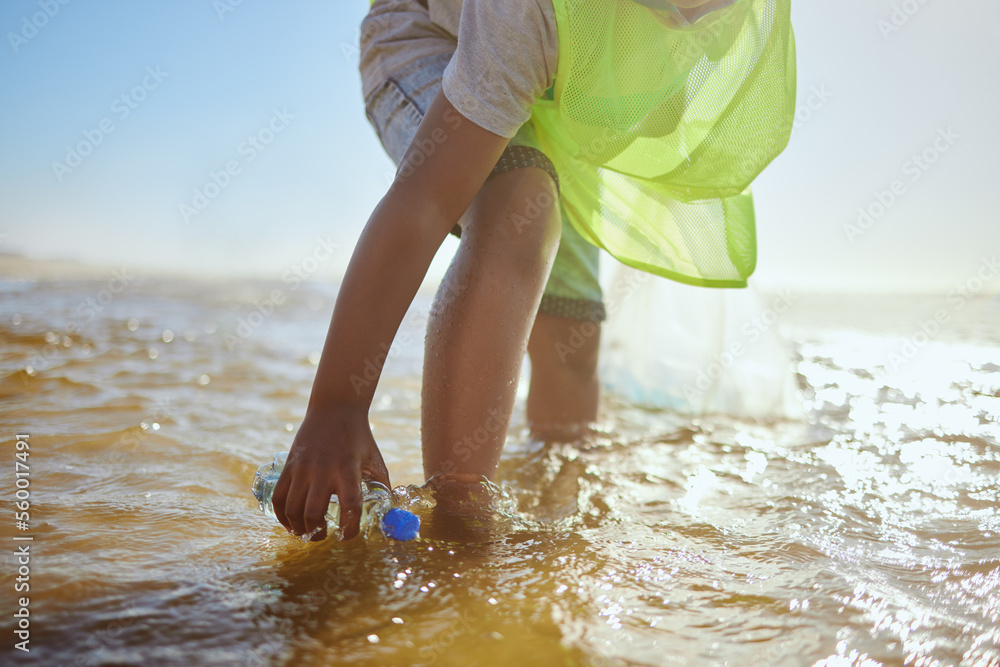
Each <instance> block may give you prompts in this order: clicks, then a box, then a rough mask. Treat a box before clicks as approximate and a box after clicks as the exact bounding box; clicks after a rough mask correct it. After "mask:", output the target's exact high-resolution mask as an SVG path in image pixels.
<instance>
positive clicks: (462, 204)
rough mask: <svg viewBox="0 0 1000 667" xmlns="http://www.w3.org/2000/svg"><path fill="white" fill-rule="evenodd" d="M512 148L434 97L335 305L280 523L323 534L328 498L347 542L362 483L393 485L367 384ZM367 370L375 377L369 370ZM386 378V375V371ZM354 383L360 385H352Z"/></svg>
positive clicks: (279, 502) (289, 467)
mask: <svg viewBox="0 0 1000 667" xmlns="http://www.w3.org/2000/svg"><path fill="white" fill-rule="evenodd" d="M507 141H508V140H507V139H505V138H504V137H501V136H499V135H496V134H493V133H492V132H489V131H487V130H484V129H483V128H481V127H479V126H477V125H476V124H475V123H473V122H471V121H469V120H467V119H466V118H465V117H464V116H462V115H461V114H460V113H459V112H458V111H457V110H455V108H454V107H453V106H452V105H451V103H450V102H448V100H447V98H446V97H445V96H444V94H442V93H441V92H438V94H437V97H435V98H434V101H433V103H432V104H431V106H430V108H429V109H428V110H427V114H426V116H425V117H424V119H423V122H421V124H420V128H419V129H418V130H417V134H416V137H415V138H414V140H413V142H412V144H411V145H410V147H409V149H408V150H407V152H406V154H405V155H404V156H403V159H402V160H401V161H400V165H399V169H398V171H397V172H396V178H395V181H394V182H393V184H392V186H391V187H390V189H389V192H388V193H387V194H386V195H385V197H383V198H382V201H381V202H379V204H378V206H376V207H375V211H374V212H373V213H372V215H371V217H370V218H369V219H368V224H367V225H366V226H365V229H364V231H363V232H362V234H361V237H360V239H359V240H358V244H357V246H356V247H355V249H354V255H353V256H352V257H351V262H350V265H349V266H348V269H347V273H346V275H345V276H344V281H343V284H342V285H341V288H340V292H339V294H338V296H337V303H336V306H335V307H334V311H333V319H332V321H331V323H330V329H329V331H328V333H327V336H326V344H325V345H324V347H323V355H322V358H321V359H320V363H319V368H318V369H317V372H316V380H315V381H314V383H313V387H312V394H311V395H310V398H309V406H308V408H307V410H306V416H305V418H304V419H303V421H302V425H301V426H300V428H299V431H298V433H297V434H296V436H295V440H294V442H293V443H292V447H291V450H290V451H289V454H288V459H287V461H286V463H285V468H284V471H283V472H282V474H281V478H280V479H279V480H278V484H277V486H276V487H275V490H274V496H273V503H274V511H275V514H276V515H277V518H278V521H280V522H281V524H282V525H283V526H285V528H288V529H289V530H291V531H292V532H294V533H296V534H298V535H303V534H306V533H309V532H311V531H313V530H315V529H317V528H318V529H320V530H319V532H318V533H317V534H316V535H315V536H313V538H312V539H313V540H314V541H315V540H321V539H323V538H325V537H326V531H325V529H324V526H325V520H324V515H325V514H326V511H327V506H328V505H329V501H330V495H331V494H333V493H336V494H337V496H338V498H339V500H340V504H341V511H340V529H341V531H342V534H343V536H344V538H345V539H349V538H351V537H354V536H355V535H357V533H358V530H359V522H360V519H361V488H360V487H361V480H362V478H363V477H368V478H370V479H374V480H377V481H380V482H382V483H383V484H385V485H386V486H390V484H389V475H388V471H387V470H386V467H385V463H384V462H383V461H382V455H381V453H380V452H379V450H378V446H377V445H376V444H375V439H374V438H373V437H372V433H371V428H370V426H369V423H368V409H369V406H370V405H371V401H372V396H373V395H374V393H375V385H376V383H377V378H376V380H375V381H374V382H369V383H366V384H362V383H358V382H357V378H364V377H365V366H366V361H367V362H371V364H375V365H376V367H378V364H376V363H375V362H376V361H377V360H378V359H379V357H380V356H382V355H384V354H385V351H386V350H388V348H389V346H390V345H391V343H392V340H393V338H394V337H395V335H396V330H397V329H398V328H399V324H400V322H401V321H402V319H403V316H404V315H405V314H406V310H407V308H408V307H409V305H410V302H411V301H412V300H413V297H414V295H415V294H416V292H417V289H418V288H419V287H420V283H421V281H422V280H423V278H424V275H425V274H426V272H427V267H428V266H429V265H430V262H431V260H432V259H433V257H434V253H435V252H437V249H438V247H439V246H440V245H441V242H442V241H443V240H444V239H445V237H446V236H447V235H448V233H449V231H450V230H451V229H452V227H454V225H455V223H456V222H457V221H458V219H459V218H460V217H461V215H462V213H464V212H465V210H466V208H468V206H469V204H470V203H471V202H472V200H473V198H474V197H475V196H476V193H477V192H478V191H479V189H480V187H481V186H482V185H483V183H484V182H485V181H486V178H487V176H488V175H489V173H490V171H491V170H492V168H493V166H494V165H495V164H496V162H497V160H498V159H499V157H500V154H501V153H502V152H503V149H504V147H505V146H506V145H507ZM371 364H369V365H368V366H369V369H370V367H371ZM380 370H381V369H380ZM352 378H354V379H355V382H352Z"/></svg>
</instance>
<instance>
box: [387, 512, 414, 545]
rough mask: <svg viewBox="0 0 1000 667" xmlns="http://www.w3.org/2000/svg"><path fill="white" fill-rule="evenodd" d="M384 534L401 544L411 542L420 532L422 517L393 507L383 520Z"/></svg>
mask: <svg viewBox="0 0 1000 667" xmlns="http://www.w3.org/2000/svg"><path fill="white" fill-rule="evenodd" d="M382 532H383V533H385V536H386V537H391V538H392V539H394V540H399V541H400V542H409V541H410V540H412V539H413V538H415V537H416V536H417V533H419V532H420V517H418V516H417V515H416V514H413V513H412V512H407V511H406V510H404V509H400V508H398V507H393V508H392V509H391V510H389V511H388V512H386V513H385V516H384V517H383V518H382Z"/></svg>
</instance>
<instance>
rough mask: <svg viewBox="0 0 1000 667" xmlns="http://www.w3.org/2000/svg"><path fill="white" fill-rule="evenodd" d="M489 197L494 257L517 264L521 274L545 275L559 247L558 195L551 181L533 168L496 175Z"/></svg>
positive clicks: (489, 231)
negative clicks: (493, 195)
mask: <svg viewBox="0 0 1000 667" xmlns="http://www.w3.org/2000/svg"><path fill="white" fill-rule="evenodd" d="M488 183H491V184H493V185H494V186H495V192H496V197H495V198H493V197H490V200H491V201H490V204H491V205H492V211H490V213H492V215H489V218H490V220H489V222H488V224H489V225H490V226H491V227H492V229H490V230H488V233H489V237H490V238H491V239H492V241H493V242H492V243H491V244H490V245H491V246H492V247H491V248H490V251H489V252H490V253H491V255H492V256H493V257H495V258H497V259H501V260H503V261H507V262H512V263H514V264H516V266H517V269H518V270H520V271H527V272H529V273H530V272H534V270H535V269H542V268H544V269H545V271H546V274H547V271H548V268H549V267H550V266H551V264H552V260H553V258H554V256H555V251H556V248H557V247H558V245H559V234H560V230H561V221H560V218H559V203H558V196H559V195H558V192H557V191H556V188H555V184H554V183H553V182H552V178H551V177H550V176H549V175H548V174H547V173H545V172H544V171H542V170H541V169H536V168H526V169H518V170H516V171H512V172H507V173H504V174H500V175H499V176H496V177H494V178H492V179H490V181H488Z"/></svg>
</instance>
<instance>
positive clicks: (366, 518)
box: [253, 452, 420, 542]
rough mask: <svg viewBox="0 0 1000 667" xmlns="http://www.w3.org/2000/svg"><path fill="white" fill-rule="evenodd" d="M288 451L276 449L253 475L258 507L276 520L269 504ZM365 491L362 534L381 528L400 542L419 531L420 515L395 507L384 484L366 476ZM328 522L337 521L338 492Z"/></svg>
mask: <svg viewBox="0 0 1000 667" xmlns="http://www.w3.org/2000/svg"><path fill="white" fill-rule="evenodd" d="M287 457H288V452H278V453H276V454H275V455H274V460H273V461H271V462H270V463H266V464H264V465H262V466H261V467H260V468H257V474H256V475H254V478H253V495H254V497H255V498H256V499H257V506H258V507H259V508H260V510H261V511H262V512H263V513H264V514H266V515H267V516H269V517H271V518H272V519H274V520H276V521H277V517H276V516H275V515H274V507H273V506H272V505H271V496H272V495H274V487H275V485H276V484H277V483H278V478H279V477H281V471H282V470H283V469H284V467H285V459H286V458H287ZM363 491H364V494H363V496H362V499H361V534H362V535H364V536H365V537H367V536H369V535H370V534H371V531H372V530H374V529H376V527H377V529H378V530H380V531H381V532H382V534H383V535H385V536H386V537H389V538H392V539H394V540H399V541H401V542H406V541H408V540H412V539H414V538H416V537H417V536H418V535H419V530H420V518H419V517H417V516H416V515H415V514H413V513H412V512H409V511H407V510H405V509H402V508H400V507H394V506H393V505H394V503H393V498H392V493H391V492H390V491H389V489H388V488H386V486H385V485H384V484H381V483H379V482H376V481H373V480H368V479H366V480H365V481H364V489H363ZM326 522H327V526H339V525H340V503H339V502H338V501H337V496H336V495H333V496H330V507H329V509H327V512H326Z"/></svg>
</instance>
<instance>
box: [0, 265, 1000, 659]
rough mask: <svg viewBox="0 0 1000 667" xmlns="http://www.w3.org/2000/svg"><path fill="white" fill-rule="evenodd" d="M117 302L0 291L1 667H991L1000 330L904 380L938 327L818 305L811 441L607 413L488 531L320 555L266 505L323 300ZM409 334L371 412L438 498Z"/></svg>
mask: <svg viewBox="0 0 1000 667" xmlns="http://www.w3.org/2000/svg"><path fill="white" fill-rule="evenodd" d="M104 288H106V284H104V283H99V282H94V283H91V282H73V283H69V282H67V283H59V282H38V283H32V282H21V283H18V282H8V283H4V284H2V286H0V299H2V301H3V308H2V321H0V354H2V362H0V371H2V373H0V405H2V406H3V408H2V413H0V423H2V429H3V441H4V442H5V443H7V444H5V445H4V449H3V451H4V452H5V453H6V456H7V458H8V461H7V462H6V463H4V465H3V468H4V469H6V470H8V473H5V475H4V476H3V481H2V489H3V494H2V495H3V497H2V502H0V507H2V509H3V515H4V516H6V517H8V518H7V519H4V521H3V522H2V525H3V531H2V535H3V536H6V537H4V538H3V539H4V540H5V541H7V546H5V547H4V548H5V549H9V545H11V544H13V542H11V541H10V534H11V533H13V532H15V531H14V529H13V520H12V516H13V511H14V507H13V491H14V487H13V474H12V470H13V451H14V447H13V443H14V435H15V433H22V432H27V433H29V434H30V442H31V456H30V465H31V491H32V503H33V504H32V509H31V529H30V531H28V534H30V535H33V536H34V538H35V539H34V542H33V547H32V548H33V556H32V560H31V591H30V595H31V619H32V624H31V633H32V634H31V644H30V646H31V652H30V654H27V655H25V654H22V653H20V652H16V651H14V650H13V648H12V646H13V643H14V641H15V640H14V639H13V634H12V627H11V613H12V611H13V608H14V607H13V604H14V603H13V597H14V595H13V592H12V591H13V586H14V571H15V565H14V561H13V558H7V559H5V566H4V570H3V582H2V587H3V590H4V595H3V600H4V601H5V602H4V604H5V608H4V609H3V610H2V613H0V618H2V619H3V620H2V621H0V626H2V632H0V636H2V637H4V639H3V645H2V651H3V653H2V654H0V655H2V656H4V657H3V658H2V659H3V661H4V662H5V663H8V664H40V665H104V664H116V665H117V664H136V665H138V664H146V665H157V664H178V665H202V664H204V665H216V664H217V665H231V664H296V665H298V664H317V665H318V664H346V663H357V664H378V665H403V664H422V665H432V664H438V665H509V664H515V665H516V664H521V665H550V664H552V665H555V664H567V665H569V664H594V665H613V664H636V665H665V664H693V665H697V664H733V665H813V664H819V665H838V666H839V665H900V664H913V665H957V664H961V665H998V664H1000V630H998V625H1000V512H998V501H1000V484H998V479H1000V478H998V473H1000V445H998V442H1000V425H998V421H1000V338H998V328H997V326H996V324H997V323H998V321H1000V317H998V309H997V308H996V302H995V301H990V300H988V299H983V300H981V301H979V302H977V303H975V304H969V305H968V306H967V309H966V310H965V311H964V312H963V313H962V316H961V317H959V316H958V315H957V314H956V315H955V316H954V317H952V318H951V320H952V321H951V322H949V326H947V327H945V328H944V329H943V330H942V331H941V332H939V333H937V334H935V335H934V336H933V339H932V340H931V341H930V342H926V344H924V343H925V341H924V339H921V338H919V337H918V339H917V341H918V342H919V343H921V345H920V348H919V351H918V353H917V354H916V355H915V356H913V355H911V356H913V358H912V359H911V358H909V356H907V355H906V354H905V352H906V350H904V349H903V347H902V346H903V345H905V341H906V340H907V339H908V338H909V339H911V340H912V337H913V335H914V333H915V332H916V331H919V327H918V323H919V322H920V319H921V317H927V316H930V315H931V314H933V313H934V312H935V309H937V308H939V307H949V308H950V306H945V305H944V304H945V303H946V302H945V301H944V299H943V298H942V299H937V298H935V297H927V298H923V299H911V300H908V301H899V300H884V301H870V302H867V303H862V304H858V303H857V302H847V301H845V302H844V304H846V305H849V306H850V307H851V308H852V310H851V311H850V315H849V316H846V315H845V316H840V315H837V311H836V310H835V308H834V307H835V306H836V305H837V304H835V303H833V302H829V301H828V302H824V303H823V304H820V305H813V306H809V305H804V302H800V304H799V305H798V306H797V308H796V310H795V311H793V312H792V313H790V314H789V315H787V316H786V318H785V321H784V322H783V326H784V329H785V330H786V332H787V333H788V335H789V337H790V339H791V345H792V347H793V352H794V355H795V358H796V369H797V373H798V383H799V386H800V395H799V400H800V401H801V403H802V405H803V408H804V414H805V418H804V419H802V420H791V421H789V420H785V421H775V422H773V423H761V422H755V421H752V420H741V419H737V418H734V417H730V416H726V415H717V416H707V417H703V418H699V419H691V418H689V417H684V416H680V415H676V414H671V413H667V412H662V411H652V410H643V409H641V408H638V407H635V406H629V405H624V404H621V403H617V402H615V401H614V400H613V398H608V399H607V400H606V405H605V410H604V421H603V424H602V431H603V432H602V433H601V434H599V435H597V436H596V437H594V438H592V439H591V440H590V441H588V442H586V443H580V444H578V445H558V446H549V447H541V446H538V445H536V444H533V443H531V442H530V440H529V439H528V437H527V436H526V434H525V433H524V420H523V416H518V417H516V421H515V424H514V428H513V429H512V433H511V438H510V442H509V444H508V448H507V453H506V457H505V460H504V462H503V465H502V476H501V479H502V481H503V482H504V483H505V484H506V485H507V487H508V488H509V493H511V494H512V497H513V501H514V502H515V503H516V506H517V508H518V509H517V510H516V511H513V510H512V511H510V512H509V515H508V516H501V517H500V520H499V521H498V523H497V525H496V526H494V528H493V529H492V530H489V531H482V532H479V533H469V534H464V533H457V532H455V531H451V532H449V531H448V530H447V529H446V527H444V526H435V525H434V523H433V520H432V518H431V517H425V524H424V530H423V534H424V537H423V538H422V539H420V540H419V541H416V542H411V543H387V542H386V541H384V540H372V541H369V542H363V541H360V540H355V541H353V542H351V543H347V544H338V543H335V542H333V541H332V540H327V541H326V542H323V543H319V544H313V545H303V544H302V543H301V542H299V541H297V540H296V539H294V538H292V537H290V536H288V535H287V534H285V533H284V532H283V531H282V530H281V529H280V527H278V526H276V525H274V524H272V523H271V522H270V521H269V520H268V519H267V518H266V517H264V516H263V515H262V514H261V513H260V512H259V511H258V510H257V508H256V504H255V502H254V500H253V498H252V497H251V495H250V482H251V479H252V475H253V472H254V470H255V469H256V468H257V466H259V465H260V464H262V463H264V462H266V461H268V460H270V455H271V453H272V452H275V451H281V450H285V449H287V448H288V446H289V445H290V443H291V438H292V436H293V433H294V430H295V429H296V427H297V425H298V423H299V421H300V419H301V418H302V414H303V410H304V408H305V404H306V399H307V396H308V391H309V387H310V383H311V380H312V377H313V374H314V372H315V369H316V366H315V364H316V361H317V360H318V351H319V349H320V347H321V345H322V342H323V337H324V334H325V330H326V325H327V320H328V317H329V312H330V310H331V307H332V299H333V294H334V290H333V288H328V287H320V286H303V287H302V288H300V289H298V290H291V289H289V287H288V286H287V285H277V286H275V285H252V286H247V285H242V286H211V285H209V286H206V285H193V284H178V283H165V282H146V283H143V284H140V285H133V286H130V288H129V289H128V290H126V291H124V292H122V293H120V294H116V295H113V296H114V298H113V299H111V300H110V301H108V300H107V299H106V298H104V297H102V296H101V290H102V289H104ZM274 289H280V290H282V295H283V297H284V298H285V302H284V303H283V304H281V305H279V306H277V307H276V308H275V309H274V310H273V312H270V313H267V314H258V315H254V314H253V313H254V312H255V309H257V307H258V305H259V304H260V303H261V301H262V300H264V299H266V298H268V296H269V294H271V292H272V290H274ZM91 298H93V299H95V300H94V301H92V302H88V299H91ZM101 301H105V302H106V303H101ZM88 303H89V304H90V305H88ZM95 305H96V307H95ZM420 305H421V306H423V307H426V303H422V304H420ZM261 310H263V311H267V310H268V308H267V305H266V304H264V305H263V306H261V309H260V310H257V312H258V313H260V312H261ZM420 312H421V311H420V308H419V307H418V308H415V314H414V315H412V316H411V317H408V318H407V321H406V323H405V328H404V334H406V335H404V336H403V343H404V344H403V345H402V346H401V347H400V348H399V351H398V354H394V355H393V356H392V359H391V360H390V364H389V367H388V368H387V370H386V375H387V377H386V378H385V379H384V381H383V386H382V388H381V389H380V391H379V394H378V396H377V398H376V403H375V406H374V409H373V412H372V424H373V429H374V432H375V434H376V437H377V438H378V440H379V443H380V446H381V449H382V452H383V453H384V455H385V458H386V460H387V461H388V462H389V467H390V471H391V472H392V473H393V475H394V479H393V482H394V484H397V485H405V484H413V483H417V484H419V483H420V482H422V481H423V480H422V478H421V476H420V448H419V367H420V345H421V342H422V338H423V336H422V332H421V330H420V326H421V325H420V319H421V318H420ZM892 312H905V313H906V317H897V316H895V315H892ZM68 325H75V327H71V328H70V333H71V335H67V326H68ZM77 328H78V329H79V330H78V331H76V330H75V329H77ZM901 350H902V352H903V353H900V351H901ZM894 354H897V356H893V355H894ZM499 500H500V499H498V501H499ZM10 550H11V551H12V549H10Z"/></svg>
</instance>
